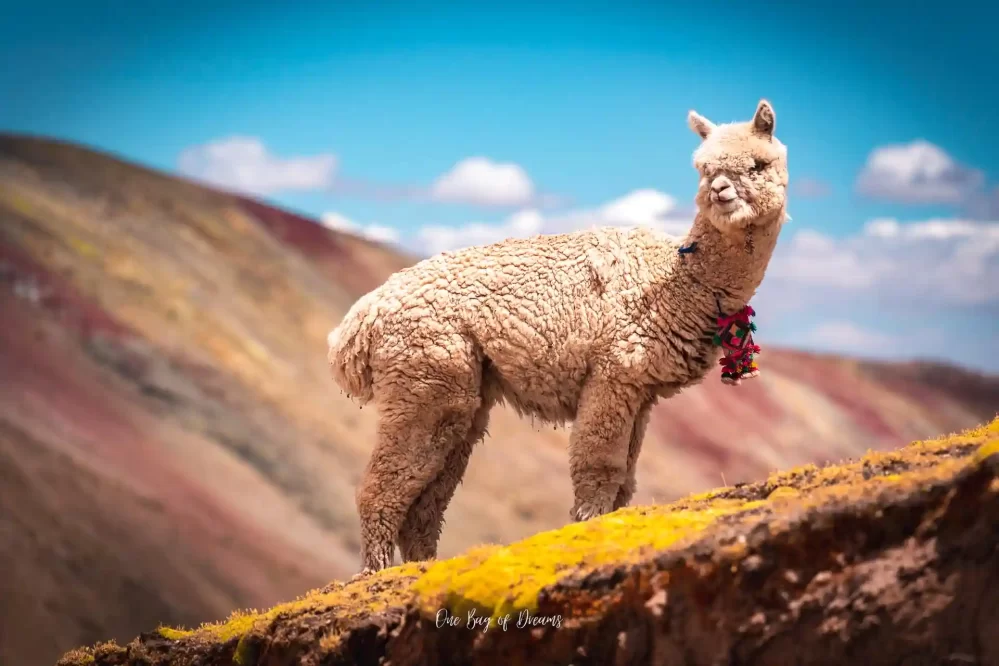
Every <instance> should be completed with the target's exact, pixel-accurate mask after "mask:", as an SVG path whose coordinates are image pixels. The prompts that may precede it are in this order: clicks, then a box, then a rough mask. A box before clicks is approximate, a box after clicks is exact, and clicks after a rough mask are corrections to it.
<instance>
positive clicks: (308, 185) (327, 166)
mask: <svg viewBox="0 0 999 666" xmlns="http://www.w3.org/2000/svg"><path fill="white" fill-rule="evenodd" d="M336 166H337V159H336V156H335V155H330V154H322V155H314V156H311V157H288V158H283V157H277V156H276V155H273V154H271V153H270V152H269V151H268V150H267V148H266V146H264V144H263V142H261V141H260V139H258V138H255V137H247V136H232V137H229V138H226V139H219V140H217V141H212V142H210V143H206V144H203V145H200V146H194V147H191V148H188V149H186V150H184V152H182V153H181V154H180V159H179V161H178V168H179V170H180V172H181V173H182V174H184V175H186V176H189V177H191V178H194V179H196V180H200V181H203V182H205V183H208V184H210V185H214V186H216V187H219V188H222V189H225V190H231V191H236V192H242V193H245V194H256V195H266V194H273V193H276V192H282V191H291V190H299V191H307V190H321V189H324V188H327V187H329V185H330V184H331V183H332V182H333V176H334V174H335V172H336Z"/></svg>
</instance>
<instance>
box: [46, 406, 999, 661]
mask: <svg viewBox="0 0 999 666" xmlns="http://www.w3.org/2000/svg"><path fill="white" fill-rule="evenodd" d="M997 470H999V419H996V420H995V421H993V422H991V423H990V424H988V425H986V426H983V427H980V428H977V429H974V430H970V431H966V432H963V433H960V434H957V435H952V436H950V437H944V438H940V439H937V440H930V441H922V442H914V443H912V444H910V445H909V446H907V447H904V448H902V449H900V450H897V451H892V452H884V453H877V452H871V453H868V454H867V455H866V456H864V457H863V458H861V459H859V460H856V461H850V462H846V463H843V464H840V465H833V466H827V467H817V466H815V465H806V466H803V467H799V468H796V469H792V470H788V471H784V472H778V473H775V474H773V475H772V476H771V477H770V478H768V479H766V480H765V481H762V482H759V483H754V484H743V485H739V486H735V487H727V488H719V489H716V490H713V491H711V492H708V493H703V494H700V495H695V496H691V497H688V498H685V499H682V500H680V501H678V502H674V503H672V504H668V505H664V506H649V507H632V508H627V509H622V510H619V511H616V512H614V513H612V514H609V515H606V516H603V517H600V518H598V519H594V520H591V521H587V522H584V523H573V524H570V525H567V526H565V527H563V528H561V529H558V530H552V531H550V532H544V533H541V534H537V535H535V536H533V537H530V538H528V539H525V540H523V541H519V542H517V543H513V544H510V545H507V546H486V547H480V548H476V549H472V550H470V551H468V552H467V553H465V554H464V555H461V556H459V557H456V558H453V559H450V560H444V561H439V562H430V563H419V564H406V565H402V566H398V567H394V568H390V569H386V570H384V571H381V572H379V573H377V574H373V575H371V576H367V577H365V578H362V579H359V580H355V581H352V582H350V583H346V584H344V583H332V584H331V585H329V586H327V587H325V588H322V589H320V590H314V591H312V592H310V593H308V594H306V595H304V596H303V597H301V598H299V599H297V600H295V601H293V602H289V603H286V604H282V605H279V606H276V607H275V608H273V609H271V610H269V611H265V612H241V613H235V614H233V615H232V616H231V617H230V618H229V619H228V620H226V621H225V622H221V623H218V624H209V625H204V626H202V627H199V628H197V629H192V630H185V629H173V628H166V627H161V628H159V629H158V630H157V631H155V632H152V633H150V634H145V635H143V636H140V637H139V638H137V639H136V640H135V641H133V642H132V643H130V644H129V645H127V646H117V645H114V644H104V645H101V646H96V647H94V648H85V649H80V650H75V651H73V652H70V653H68V654H67V655H65V656H64V657H63V658H62V660H61V661H60V662H59V664H60V666H70V665H80V664H94V663H96V664H123V663H129V664H166V663H170V664H176V665H178V666H181V665H183V664H192V665H193V664H230V663H238V664H243V665H244V666H246V665H248V664H292V663H295V664H298V663H309V664H319V663H323V664H338V663H343V664H347V663H357V664H361V663H371V664H375V663H379V660H380V659H386V660H388V662H389V663H392V664H418V663H467V662H469V661H470V660H473V659H474V660H475V662H476V663H496V664H517V663H566V664H567V663H570V662H571V663H576V664H583V663H592V664H609V663H620V664H627V663H634V664H640V663H665V664H672V663H676V664H714V663H729V662H733V661H734V662H737V663H754V664H783V663H792V662H793V663H842V661H843V660H858V663H899V662H901V661H904V660H905V659H911V660H914V661H912V663H927V664H929V663H934V664H935V663H944V661H941V660H943V659H946V658H950V657H953V656H954V655H957V656H958V657H961V656H962V655H963V656H964V657H967V659H973V660H977V661H973V662H969V663H999V633H997V632H995V631H994V627H995V626H996V624H989V623H999V603H997V602H996V601H995V600H996V599H999V530H997V528H996V525H999V481H997V477H996V472H997ZM989 591H991V596H989V594H987V592H989ZM990 599H991V601H990ZM990 626H991V627H992V629H989V627H990ZM948 655H949V657H948ZM989 660H991V661H989ZM906 663H908V662H906Z"/></svg>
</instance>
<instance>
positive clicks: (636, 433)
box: [614, 401, 654, 511]
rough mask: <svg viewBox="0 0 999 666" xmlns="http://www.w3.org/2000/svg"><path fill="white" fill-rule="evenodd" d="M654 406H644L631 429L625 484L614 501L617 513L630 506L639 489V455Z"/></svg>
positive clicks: (648, 404) (650, 403)
mask: <svg viewBox="0 0 999 666" xmlns="http://www.w3.org/2000/svg"><path fill="white" fill-rule="evenodd" d="M653 404H654V402H652V401H650V402H647V403H645V404H644V405H642V408H641V409H639V410H638V416H636V417H635V424H634V425H633V426H632V428H631V437H630V441H629V442H628V466H627V470H626V472H625V477H624V483H622V484H621V488H620V489H619V490H618V493H617V497H616V498H615V500H614V510H615V511H616V510H617V509H620V508H622V507H625V506H628V502H630V501H631V498H632V497H633V496H634V495H635V490H636V489H637V488H638V482H637V480H636V479H635V472H636V470H637V469H638V455H639V454H640V453H641V452H642V441H643V440H644V439H645V430H646V428H647V427H648V425H649V415H650V413H651V412H652V405H653Z"/></svg>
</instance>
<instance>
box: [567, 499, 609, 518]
mask: <svg viewBox="0 0 999 666" xmlns="http://www.w3.org/2000/svg"><path fill="white" fill-rule="evenodd" d="M611 510H612V508H611V507H609V506H608V507H603V506H599V505H597V504H593V503H591V502H582V503H581V504H578V505H577V506H575V507H573V509H572V511H570V512H569V516H570V517H571V518H572V519H573V520H574V521H576V522H577V523H581V522H583V521H586V520H589V519H590V518H596V517H597V516H602V515H604V514H606V513H610V512H611Z"/></svg>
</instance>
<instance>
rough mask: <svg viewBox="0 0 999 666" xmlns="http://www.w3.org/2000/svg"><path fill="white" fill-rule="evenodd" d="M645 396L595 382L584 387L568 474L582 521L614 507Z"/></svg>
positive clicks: (576, 516)
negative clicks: (637, 417) (638, 414)
mask: <svg viewBox="0 0 999 666" xmlns="http://www.w3.org/2000/svg"><path fill="white" fill-rule="evenodd" d="M640 404H641V397H640V396H639V395H638V392H637V391H636V389H635V388H634V387H630V386H627V385H622V384H618V383H613V382H608V381H602V380H599V379H591V380H590V381H589V382H588V383H587V384H586V386H584V387H583V392H582V395H581V396H580V401H579V407H578V408H577V411H576V419H575V422H574V423H573V426H572V435H571V436H570V438H569V472H570V474H571V475H572V485H573V493H574V495H575V503H574V505H573V507H572V511H570V512H569V515H570V516H571V517H572V518H573V520H576V521H581V520H588V519H590V518H593V517H596V516H601V515H603V514H605V513H609V512H610V511H612V510H613V509H614V502H615V500H616V499H617V496H618V493H619V491H620V490H621V488H622V486H623V485H624V483H625V480H626V478H627V470H628V449H629V444H630V441H631V436H632V431H633V426H634V423H635V416H636V413H637V412H638V408H639V406H640Z"/></svg>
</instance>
